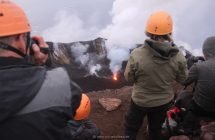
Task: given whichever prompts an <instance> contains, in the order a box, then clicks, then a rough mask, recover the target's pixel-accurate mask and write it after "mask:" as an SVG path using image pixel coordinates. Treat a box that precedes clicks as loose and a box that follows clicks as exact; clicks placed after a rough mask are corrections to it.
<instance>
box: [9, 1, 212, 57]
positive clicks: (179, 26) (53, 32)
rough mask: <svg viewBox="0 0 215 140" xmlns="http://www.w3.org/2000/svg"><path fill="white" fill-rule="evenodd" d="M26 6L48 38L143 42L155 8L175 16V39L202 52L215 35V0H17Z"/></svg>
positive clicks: (35, 25) (35, 29) (37, 29)
mask: <svg viewBox="0 0 215 140" xmlns="http://www.w3.org/2000/svg"><path fill="white" fill-rule="evenodd" d="M13 1H15V2H16V3H17V4H19V5H20V6H21V7H22V8H24V9H25V11H26V14H27V15H28V16H29V19H30V21H31V24H32V27H33V33H34V34H40V35H43V36H44V37H45V39H46V40H47V41H61V42H72V41H78V40H90V39H95V38H96V37H98V36H102V37H105V38H108V39H109V40H110V41H111V42H112V43H113V44H116V43H119V44H122V45H126V44H127V45H129V44H132V43H143V41H144V39H145V35H144V30H145V23H146V20H147V18H148V16H149V14H150V13H151V12H153V11H155V10H166V11H168V12H169V13H170V14H171V15H172V16H173V19H174V25H175V26H174V38H175V40H177V41H180V42H184V43H186V44H189V45H190V46H191V47H192V48H193V49H196V50H195V51H196V52H197V53H198V51H199V50H201V49H200V48H201V46H202V43H203V41H204V40H205V38H206V37H208V36H211V35H215V16H214V15H213V14H214V13H215V8H214V6H215V0H13Z"/></svg>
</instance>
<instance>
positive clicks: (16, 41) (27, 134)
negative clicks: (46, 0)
mask: <svg viewBox="0 0 215 140" xmlns="http://www.w3.org/2000/svg"><path fill="white" fill-rule="evenodd" d="M30 32H31V27H30V24H29V22H28V19H27V17H26V15H25V13H24V11H23V10H22V9H21V8H20V7H19V6H17V5H16V4H14V3H13V2H10V1H9V0H1V1H0V86H1V88H0V112H1V115H0V139H1V140H61V139H62V140H66V139H72V136H71V134H70V129H69V127H68V121H69V120H71V118H73V117H74V115H75V112H76V109H77V108H78V106H79V104H80V100H81V90H80V88H79V87H78V86H77V85H76V84H75V83H74V82H73V81H71V78H70V77H69V74H68V73H67V71H66V70H64V69H63V68H56V69H52V70H50V71H48V70H47V69H46V67H44V66H41V65H42V64H44V63H45V62H46V60H47V58H48V55H47V54H46V53H47V52H44V51H42V50H47V48H48V45H47V44H46V43H45V42H44V40H43V39H42V38H41V37H33V38H31V37H30ZM32 40H35V41H36V42H37V43H36V44H35V43H34V44H33V43H32ZM29 57H31V58H33V61H34V62H35V63H36V64H32V63H29Z"/></svg>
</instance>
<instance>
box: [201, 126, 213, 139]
mask: <svg viewBox="0 0 215 140" xmlns="http://www.w3.org/2000/svg"><path fill="white" fill-rule="evenodd" d="M201 131H202V133H201V138H202V139H203V140H214V139H215V122H210V123H208V124H206V125H202V126H201Z"/></svg>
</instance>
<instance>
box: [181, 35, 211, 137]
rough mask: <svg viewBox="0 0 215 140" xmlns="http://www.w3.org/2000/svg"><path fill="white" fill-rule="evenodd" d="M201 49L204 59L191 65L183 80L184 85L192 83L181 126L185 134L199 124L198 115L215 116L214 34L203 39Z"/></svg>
mask: <svg viewBox="0 0 215 140" xmlns="http://www.w3.org/2000/svg"><path fill="white" fill-rule="evenodd" d="M202 50H203V55H204V58H205V61H202V62H200V63H195V64H194V65H192V67H191V68H190V70H189V75H188V78H187V79H186V81H185V82H184V85H185V86H188V85H190V84H193V83H194V90H193V92H192V93H193V94H192V99H191V101H190V104H189V107H188V109H187V110H188V113H187V115H186V116H185V118H184V121H183V122H182V128H181V131H182V132H184V133H186V134H190V133H192V132H193V131H194V129H196V128H197V127H198V126H200V124H199V121H198V119H197V118H198V117H203V118H204V117H209V118H215V108H214V106H215V94H214V91H215V83H214V80H215V72H214V69H215V61H214V60H215V36H212V37H208V38H207V39H206V40H205V41H204V43H203V48H202ZM193 124H196V125H197V126H194V125H193Z"/></svg>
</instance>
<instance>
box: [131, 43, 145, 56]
mask: <svg viewBox="0 0 215 140" xmlns="http://www.w3.org/2000/svg"><path fill="white" fill-rule="evenodd" d="M145 49H146V48H145V47H144V46H143V45H142V46H140V47H137V48H135V49H133V50H132V52H131V54H132V55H135V54H139V53H143V52H144V51H145Z"/></svg>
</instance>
